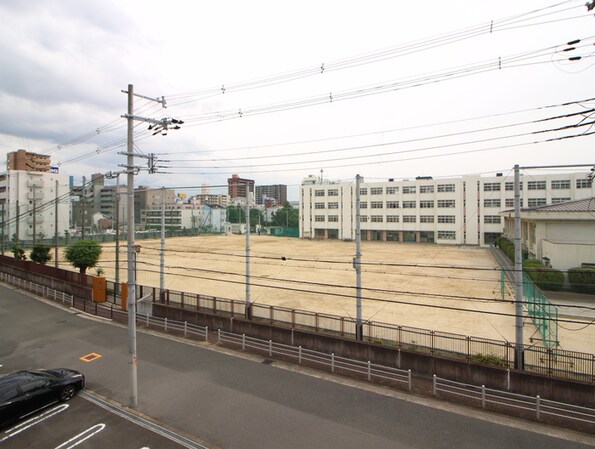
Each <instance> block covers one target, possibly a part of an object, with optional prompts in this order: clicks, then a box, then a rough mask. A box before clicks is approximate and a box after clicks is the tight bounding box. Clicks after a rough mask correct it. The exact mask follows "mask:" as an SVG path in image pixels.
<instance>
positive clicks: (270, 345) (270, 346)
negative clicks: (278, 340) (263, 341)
mask: <svg viewBox="0 0 595 449" xmlns="http://www.w3.org/2000/svg"><path fill="white" fill-rule="evenodd" d="M272 356H273V340H269V357H272Z"/></svg>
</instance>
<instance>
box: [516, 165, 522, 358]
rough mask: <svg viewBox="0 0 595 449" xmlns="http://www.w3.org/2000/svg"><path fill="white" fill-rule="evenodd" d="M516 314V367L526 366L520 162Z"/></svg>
mask: <svg viewBox="0 0 595 449" xmlns="http://www.w3.org/2000/svg"><path fill="white" fill-rule="evenodd" d="M514 286H515V288H514V314H515V325H514V328H515V342H516V345H515V358H514V367H515V368H516V369H521V370H522V369H523V368H524V366H525V363H524V359H525V354H524V344H523V252H522V244H521V188H520V174H519V166H518V164H517V165H515V166H514Z"/></svg>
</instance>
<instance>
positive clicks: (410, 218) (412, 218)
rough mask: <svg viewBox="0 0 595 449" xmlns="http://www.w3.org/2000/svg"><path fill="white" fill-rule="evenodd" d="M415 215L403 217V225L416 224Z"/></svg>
mask: <svg viewBox="0 0 595 449" xmlns="http://www.w3.org/2000/svg"><path fill="white" fill-rule="evenodd" d="M416 218H417V217H416V216H415V215H403V223H416V221H417V220H416Z"/></svg>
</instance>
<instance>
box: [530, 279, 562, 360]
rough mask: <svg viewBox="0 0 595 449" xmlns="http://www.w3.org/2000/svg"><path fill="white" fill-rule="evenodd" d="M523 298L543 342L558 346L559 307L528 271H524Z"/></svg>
mask: <svg viewBox="0 0 595 449" xmlns="http://www.w3.org/2000/svg"><path fill="white" fill-rule="evenodd" d="M523 298H524V299H525V306H526V308H527V312H528V313H529V316H530V317H531V320H532V321H533V324H534V325H535V327H536V328H537V329H538V330H539V333H540V334H541V336H542V340H543V344H544V345H545V346H546V347H548V348H555V347H557V346H558V345H559V342H558V308H557V307H556V306H553V305H552V304H551V303H550V301H549V299H547V296H545V294H544V293H543V292H542V291H541V289H540V288H539V287H537V285H536V284H535V282H533V280H532V279H531V278H530V277H529V276H528V275H527V273H523Z"/></svg>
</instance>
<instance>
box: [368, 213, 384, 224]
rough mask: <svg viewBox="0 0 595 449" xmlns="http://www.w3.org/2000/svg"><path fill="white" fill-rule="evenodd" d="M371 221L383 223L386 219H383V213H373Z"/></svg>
mask: <svg viewBox="0 0 595 449" xmlns="http://www.w3.org/2000/svg"><path fill="white" fill-rule="evenodd" d="M371 221H372V223H382V222H383V221H384V220H383V219H382V215H372V218H371Z"/></svg>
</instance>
